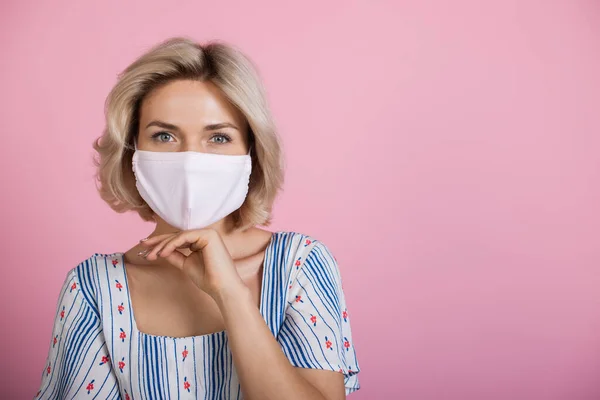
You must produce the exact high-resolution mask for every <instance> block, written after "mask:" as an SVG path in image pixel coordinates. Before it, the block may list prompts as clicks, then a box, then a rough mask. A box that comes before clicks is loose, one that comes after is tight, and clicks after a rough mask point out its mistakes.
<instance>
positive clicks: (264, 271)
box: [120, 231, 281, 341]
mask: <svg viewBox="0 0 600 400" xmlns="http://www.w3.org/2000/svg"><path fill="white" fill-rule="evenodd" d="M279 233H281V232H280V231H275V232H272V233H271V238H270V239H269V244H268V245H267V247H266V248H265V258H264V260H263V263H262V264H263V265H262V273H261V275H262V277H261V282H260V302H259V312H260V315H261V316H262V317H263V318H264V317H265V315H264V313H263V308H264V307H263V305H264V302H265V277H266V275H267V255H268V253H269V251H271V248H272V247H273V246H274V245H275V239H276V237H277V236H278V235H279ZM120 256H121V264H122V267H123V276H124V278H125V287H126V293H125V295H126V298H127V301H128V303H129V309H130V311H131V330H132V331H133V332H135V333H137V334H138V335H139V336H142V337H149V338H154V339H170V340H180V341H183V340H190V339H191V340H195V339H203V338H209V337H213V336H222V335H225V334H226V332H227V330H226V329H223V330H220V331H217V332H210V333H205V334H202V335H193V336H168V335H153V334H151V333H146V332H142V331H140V330H139V329H138V326H137V322H136V319H135V313H134V311H133V303H132V301H131V293H130V291H129V278H128V276H127V269H126V268H125V253H120Z"/></svg>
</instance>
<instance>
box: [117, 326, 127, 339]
mask: <svg viewBox="0 0 600 400" xmlns="http://www.w3.org/2000/svg"><path fill="white" fill-rule="evenodd" d="M119 329H120V330H121V333H119V339H121V341H122V342H125V338H126V337H127V334H126V333H125V331H124V330H123V328H119Z"/></svg>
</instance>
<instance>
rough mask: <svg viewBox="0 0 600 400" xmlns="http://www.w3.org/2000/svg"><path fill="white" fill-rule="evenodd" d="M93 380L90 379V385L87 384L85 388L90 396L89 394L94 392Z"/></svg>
mask: <svg viewBox="0 0 600 400" xmlns="http://www.w3.org/2000/svg"><path fill="white" fill-rule="evenodd" d="M94 381H95V380H94V379H92V381H91V382H90V383H88V385H87V386H86V390H87V391H88V394H90V392H91V391H92V390H94Z"/></svg>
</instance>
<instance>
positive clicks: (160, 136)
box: [152, 132, 173, 143]
mask: <svg viewBox="0 0 600 400" xmlns="http://www.w3.org/2000/svg"><path fill="white" fill-rule="evenodd" d="M171 138H173V136H171V134H170V133H167V132H156V133H155V134H154V135H152V139H153V140H156V141H158V142H162V143H167V142H169V139H171Z"/></svg>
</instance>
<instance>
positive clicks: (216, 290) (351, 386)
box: [142, 229, 359, 400]
mask: <svg viewBox="0 0 600 400" xmlns="http://www.w3.org/2000/svg"><path fill="white" fill-rule="evenodd" d="M309 242H310V241H309ZM142 243H143V244H144V245H145V246H147V247H148V250H147V251H146V252H145V257H146V258H147V259H148V260H155V259H157V258H158V257H163V258H165V259H166V260H167V261H169V262H170V263H171V264H172V265H173V266H176V267H178V268H181V269H182V270H183V271H184V272H185V273H186V274H187V275H188V276H189V277H190V279H191V280H192V282H193V283H194V284H195V285H196V286H197V287H198V288H199V289H200V290H202V291H204V292H206V293H208V294H209V295H210V296H211V297H212V298H213V299H214V300H215V302H216V303H217V305H218V306H219V308H220V311H221V314H222V315H223V319H224V322H225V329H226V330H227V336H228V338H229V346H230V348H231V352H232V355H233V360H234V363H235V367H236V371H237V373H238V376H239V378H240V383H241V387H242V390H243V392H244V395H245V396H246V397H247V398H250V399H253V400H256V399H260V400H263V399H264V400H269V399H281V398H285V399H303V400H304V399H314V400H337V399H342V398H344V397H345V394H348V393H350V392H352V391H354V390H357V389H358V388H359V385H358V381H357V379H356V377H355V376H354V375H356V373H358V371H359V369H358V365H357V362H356V359H355V353H354V349H353V347H352V346H351V344H350V343H351V341H352V339H351V334H350V325H349V322H348V320H347V316H346V310H345V302H344V296H343V291H342V287H341V277H340V275H339V271H338V269H337V264H336V262H335V258H334V257H333V256H332V255H331V254H330V253H329V251H328V249H327V248H326V247H325V246H324V245H323V244H321V243H319V244H316V245H315V246H314V247H313V248H312V250H311V252H310V254H309V255H308V256H307V258H306V260H305V262H304V266H303V267H302V268H301V270H300V269H297V270H300V272H299V273H296V274H294V277H295V283H294V284H293V285H292V287H291V288H290V290H289V294H290V296H288V298H287V300H288V304H289V307H288V309H287V310H286V318H285V320H284V323H283V326H282V328H281V331H280V334H279V335H278V339H275V338H274V337H273V335H272V334H271V332H270V330H269V328H268V327H267V325H266V323H265V321H264V319H263V318H262V316H261V314H260V311H259V309H258V308H257V307H256V306H255V305H254V304H253V301H252V298H251V296H250V292H249V289H248V288H247V287H246V286H245V284H244V283H243V281H242V280H241V278H240V276H239V274H238V273H237V270H236V269H235V265H234V263H233V260H231V256H230V255H229V252H228V251H227V248H226V247H225V245H224V243H223V241H222V239H221V237H220V235H219V234H218V233H217V232H216V231H215V230H213V229H198V230H190V231H183V232H177V233H169V234H164V235H157V236H154V237H151V238H146V239H143V240H142ZM179 248H189V249H190V250H191V253H190V254H189V255H184V254H183V253H181V252H179V251H175V250H176V249H179ZM296 293H303V294H301V295H300V296H305V298H306V300H307V301H306V302H304V301H300V302H298V303H296V300H297V299H298V295H296ZM315 314H316V315H318V316H319V319H318V321H313V320H312V316H313V315H315ZM296 356H298V357H300V358H302V360H299V359H297V357H296ZM292 365H293V366H292ZM294 366H296V367H303V368H306V369H311V370H310V371H309V370H300V369H298V368H294ZM344 389H345V390H344ZM344 392H345V393H344Z"/></svg>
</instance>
